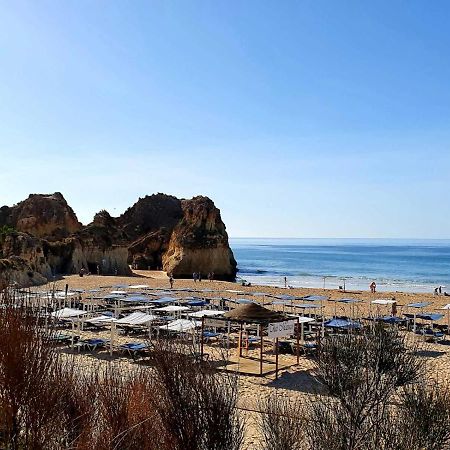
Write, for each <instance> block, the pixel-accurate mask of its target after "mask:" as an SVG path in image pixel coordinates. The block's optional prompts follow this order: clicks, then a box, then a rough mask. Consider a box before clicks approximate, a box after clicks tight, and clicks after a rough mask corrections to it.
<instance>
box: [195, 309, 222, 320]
mask: <svg viewBox="0 0 450 450" xmlns="http://www.w3.org/2000/svg"><path fill="white" fill-rule="evenodd" d="M223 314H225V311H217V310H214V309H202V310H201V311H196V312H194V313H190V314H189V317H195V318H198V319H201V318H202V317H211V316H222V315H223Z"/></svg>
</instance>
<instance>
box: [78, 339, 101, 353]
mask: <svg viewBox="0 0 450 450" xmlns="http://www.w3.org/2000/svg"><path fill="white" fill-rule="evenodd" d="M108 343H109V341H108V340H106V339H101V338H94V339H86V340H82V341H79V342H77V343H76V344H75V347H76V348H77V350H78V351H80V350H89V351H91V352H92V351H95V350H97V349H100V348H103V347H105V346H106V344H108Z"/></svg>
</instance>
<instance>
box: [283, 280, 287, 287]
mask: <svg viewBox="0 0 450 450" xmlns="http://www.w3.org/2000/svg"><path fill="white" fill-rule="evenodd" d="M284 287H285V288H287V277H284Z"/></svg>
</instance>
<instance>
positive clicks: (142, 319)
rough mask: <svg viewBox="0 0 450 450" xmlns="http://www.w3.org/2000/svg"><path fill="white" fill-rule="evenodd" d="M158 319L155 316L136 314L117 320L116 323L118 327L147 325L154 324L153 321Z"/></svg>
mask: <svg viewBox="0 0 450 450" xmlns="http://www.w3.org/2000/svg"><path fill="white" fill-rule="evenodd" d="M155 319H158V317H156V316H154V315H153V314H145V313H143V312H134V313H131V314H130V315H128V316H125V317H122V318H121V319H119V320H117V321H116V323H117V324H118V325H120V324H122V325H145V324H147V323H150V322H152V321H153V320H155Z"/></svg>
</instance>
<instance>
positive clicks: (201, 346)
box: [200, 316, 205, 361]
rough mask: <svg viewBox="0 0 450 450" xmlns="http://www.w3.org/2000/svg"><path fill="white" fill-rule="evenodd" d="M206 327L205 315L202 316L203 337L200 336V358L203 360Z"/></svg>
mask: <svg viewBox="0 0 450 450" xmlns="http://www.w3.org/2000/svg"><path fill="white" fill-rule="evenodd" d="M204 329H205V317H204V316H203V317H202V329H201V333H202V335H201V337H200V359H201V361H203V331H204Z"/></svg>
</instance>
